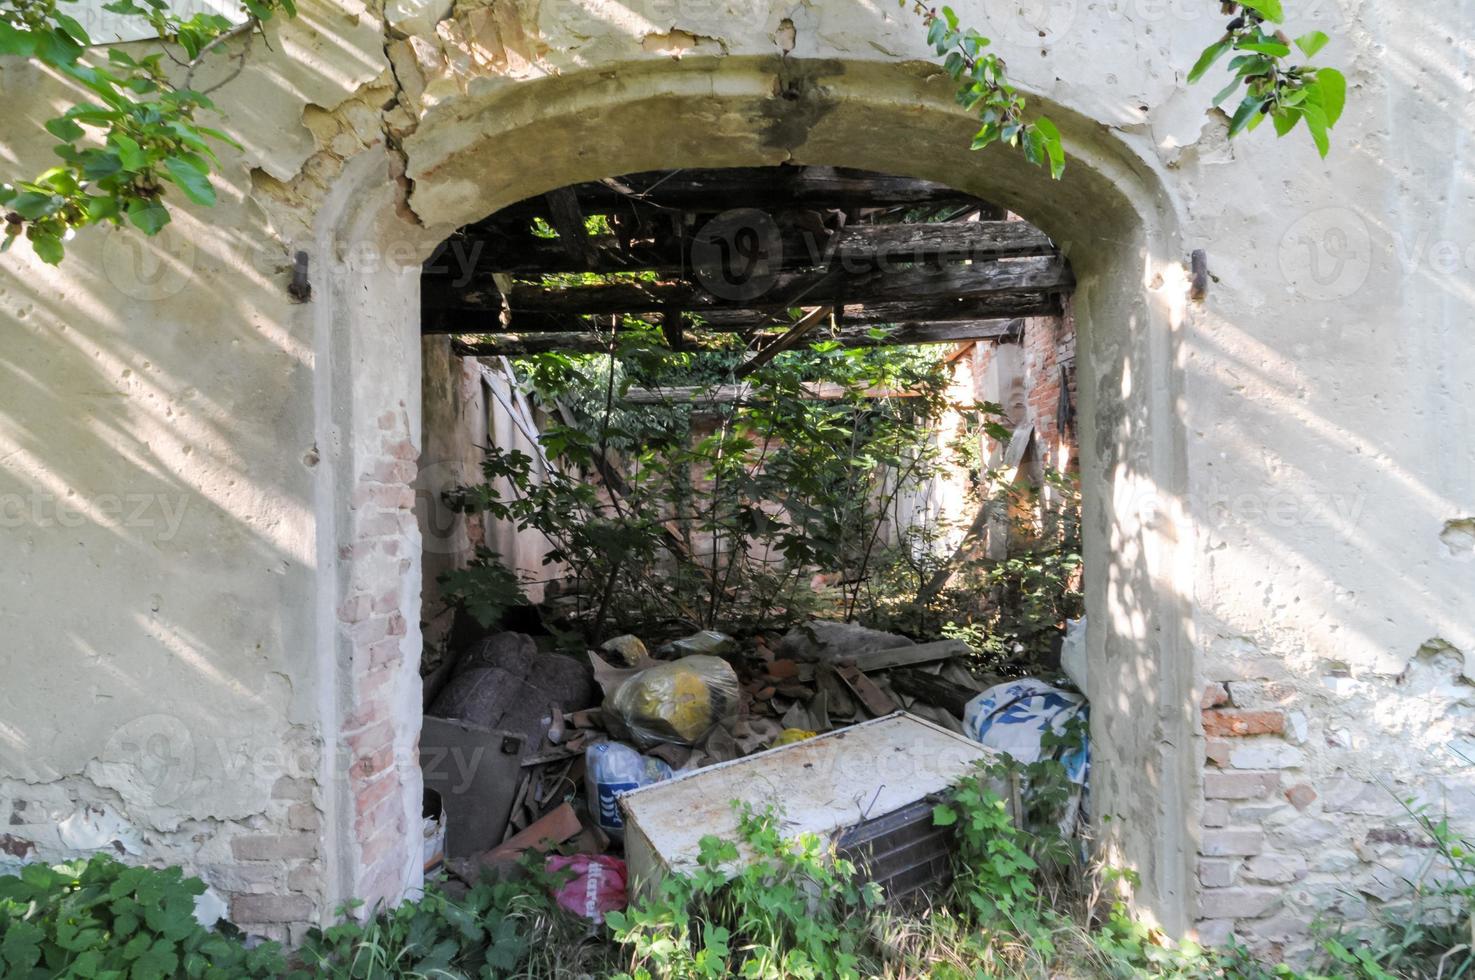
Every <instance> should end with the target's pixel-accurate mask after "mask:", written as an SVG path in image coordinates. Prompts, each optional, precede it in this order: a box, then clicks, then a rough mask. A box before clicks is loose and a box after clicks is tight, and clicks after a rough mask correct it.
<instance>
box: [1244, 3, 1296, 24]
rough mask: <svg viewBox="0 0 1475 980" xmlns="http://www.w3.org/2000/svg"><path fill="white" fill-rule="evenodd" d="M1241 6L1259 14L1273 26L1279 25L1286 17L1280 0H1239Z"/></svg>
mask: <svg viewBox="0 0 1475 980" xmlns="http://www.w3.org/2000/svg"><path fill="white" fill-rule="evenodd" d="M1239 5H1240V6H1241V7H1248V8H1249V9H1250V10H1254V11H1256V12H1258V13H1259V14H1260V15H1261V16H1263V17H1264V18H1265V19H1266V20H1268V21H1270V22H1271V23H1273V24H1279V23H1280V22H1281V21H1283V20H1285V17H1286V15H1285V11H1284V10H1283V9H1281V6H1280V0H1239Z"/></svg>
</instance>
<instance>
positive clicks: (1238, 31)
mask: <svg viewBox="0 0 1475 980" xmlns="http://www.w3.org/2000/svg"><path fill="white" fill-rule="evenodd" d="M1223 7H1224V11H1225V13H1228V14H1233V15H1234V19H1233V20H1231V21H1230V22H1229V25H1228V27H1226V28H1225V31H1224V36H1223V37H1221V38H1220V39H1219V40H1218V41H1215V42H1214V43H1213V44H1211V45H1209V46H1208V47H1207V48H1205V49H1204V52H1203V54H1202V55H1200V56H1199V59H1198V62H1197V64H1195V65H1194V66H1193V70H1192V71H1190V72H1189V73H1188V81H1189V82H1190V83H1193V82H1197V81H1198V80H1199V79H1200V78H1202V77H1203V76H1204V74H1205V73H1206V72H1208V70H1209V69H1210V68H1212V67H1213V66H1214V65H1215V64H1217V63H1218V61H1219V59H1220V58H1222V57H1224V56H1225V55H1226V54H1230V53H1233V54H1234V57H1233V58H1232V59H1231V60H1230V62H1229V70H1230V71H1231V72H1233V73H1234V78H1233V79H1232V80H1231V81H1230V83H1229V84H1228V85H1227V86H1225V87H1224V89H1223V91H1221V92H1220V93H1219V94H1218V95H1216V96H1215V97H1214V105H1219V104H1220V103H1221V102H1223V101H1224V100H1225V99H1228V98H1229V97H1230V96H1231V95H1234V94H1235V92H1237V91H1238V90H1239V89H1240V87H1241V86H1244V88H1245V95H1244V98H1243V99H1242V100H1241V101H1240V103H1239V107H1238V108H1237V109H1235V112H1234V116H1233V118H1232V119H1231V120H1230V123H1229V136H1230V138H1231V139H1232V138H1234V137H1235V136H1238V135H1239V134H1240V133H1243V132H1246V131H1249V130H1253V129H1255V127H1257V126H1259V125H1260V124H1261V123H1263V122H1264V121H1265V119H1266V118H1267V117H1268V118H1269V119H1270V120H1271V122H1272V123H1274V124H1275V132H1276V135H1277V136H1284V135H1286V134H1287V133H1289V132H1290V131H1291V130H1293V129H1295V128H1296V125H1297V124H1298V123H1299V122H1301V120H1303V119H1304V120H1306V128H1307V129H1308V130H1310V132H1311V139H1312V141H1313V142H1315V144H1316V149H1317V152H1319V153H1320V154H1321V155H1322V156H1323V157H1325V156H1326V155H1327V153H1328V152H1330V150H1331V139H1330V137H1329V136H1328V131H1329V130H1330V129H1331V128H1332V127H1333V126H1335V125H1336V124H1337V120H1338V119H1340V118H1341V117H1342V109H1343V108H1344V106H1345V105H1346V103H1347V79H1346V76H1344V75H1343V74H1342V73H1341V72H1340V71H1337V70H1336V69H1335V68H1318V67H1316V66H1314V65H1292V64H1289V63H1288V61H1287V59H1288V58H1289V57H1290V55H1291V45H1292V44H1293V43H1294V45H1295V46H1296V47H1297V48H1299V49H1300V51H1301V53H1302V54H1303V55H1304V56H1305V57H1307V58H1314V57H1315V56H1316V54H1317V52H1319V51H1320V50H1321V49H1322V48H1324V47H1326V44H1327V41H1328V40H1329V39H1328V37H1327V36H1326V34H1324V33H1323V32H1321V31H1311V32H1310V33H1307V34H1303V35H1302V36H1301V37H1298V38H1296V39H1295V41H1294V42H1292V41H1291V40H1290V38H1288V37H1287V36H1286V34H1285V32H1284V31H1282V30H1279V29H1278V28H1275V27H1272V26H1269V25H1275V24H1281V23H1283V22H1284V21H1285V12H1284V10H1283V9H1282V8H1281V3H1280V0H1239V2H1237V3H1234V2H1230V3H1224V4H1223Z"/></svg>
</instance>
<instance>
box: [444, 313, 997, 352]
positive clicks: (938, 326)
mask: <svg viewBox="0 0 1475 980" xmlns="http://www.w3.org/2000/svg"><path fill="white" fill-rule="evenodd" d="M1022 330H1023V321H1022V320H1018V319H1014V320H985V321H980V322H972V323H970V322H967V321H963V322H960V323H913V324H908V325H907V326H904V327H900V328H898V329H896V330H894V331H891V332H890V333H888V334H887V335H886V336H884V337H880V338H877V337H872V336H871V335H870V334H869V332H867V331H863V330H855V331H841V332H840V333H839V334H835V335H824V336H823V337H822V338H811V339H825V340H835V341H837V342H838V343H839V344H840V346H841V347H845V348H857V347H901V346H907V345H911V344H961V343H967V342H969V341H997V340H1009V339H1013V338H1016V337H1018V336H1019V334H1020V332H1021V331H1022ZM682 342H683V343H684V344H686V346H687V347H688V348H699V349H702V350H722V349H728V348H731V347H734V346H741V345H742V344H744V341H743V340H742V339H741V338H740V337H738V336H736V335H735V334H714V333H708V332H706V331H688V332H685V333H683V334H682ZM608 350H609V339H608V338H607V337H604V336H601V335H599V334H594V333H587V332H585V333H531V334H515V333H514V334H490V335H487V339H486V340H484V341H478V342H475V343H457V344H456V346H455V351H456V353H457V354H459V355H461V356H462V357H499V356H507V357H523V356H526V355H528V354H542V353H546V352H548V351H562V352H564V353H569V354H602V353H605V352H607V351H608Z"/></svg>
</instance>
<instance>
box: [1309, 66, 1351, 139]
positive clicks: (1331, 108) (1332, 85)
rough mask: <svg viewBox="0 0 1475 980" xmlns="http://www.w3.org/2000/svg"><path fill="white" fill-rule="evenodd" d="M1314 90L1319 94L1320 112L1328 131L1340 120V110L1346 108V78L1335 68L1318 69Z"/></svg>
mask: <svg viewBox="0 0 1475 980" xmlns="http://www.w3.org/2000/svg"><path fill="white" fill-rule="evenodd" d="M1316 89H1317V91H1318V92H1320V93H1321V111H1322V112H1324V113H1326V125H1327V128H1328V129H1330V128H1331V127H1333V126H1335V125H1336V124H1337V120H1338V119H1341V118H1342V110H1343V109H1344V108H1346V106H1347V76H1346V75H1343V74H1342V73H1341V72H1339V71H1337V69H1335V68H1318V69H1317V70H1316Z"/></svg>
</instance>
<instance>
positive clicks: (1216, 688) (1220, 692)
mask: <svg viewBox="0 0 1475 980" xmlns="http://www.w3.org/2000/svg"><path fill="white" fill-rule="evenodd" d="M1228 703H1229V690H1228V688H1226V687H1225V686H1224V685H1223V684H1220V683H1219V682H1218V681H1211V682H1209V683H1208V684H1206V685H1205V686H1204V694H1203V699H1202V700H1201V702H1200V704H1199V707H1201V708H1217V707H1219V706H1220V705H1221V704H1228Z"/></svg>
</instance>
